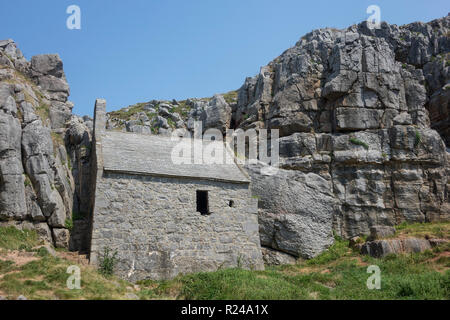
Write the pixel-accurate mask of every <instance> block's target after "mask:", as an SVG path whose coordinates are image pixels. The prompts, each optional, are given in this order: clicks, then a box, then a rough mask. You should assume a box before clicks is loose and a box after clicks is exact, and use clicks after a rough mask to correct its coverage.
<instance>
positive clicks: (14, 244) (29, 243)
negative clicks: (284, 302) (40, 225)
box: [0, 227, 40, 251]
mask: <svg viewBox="0 0 450 320" xmlns="http://www.w3.org/2000/svg"><path fill="white" fill-rule="evenodd" d="M39 243H40V241H39V239H38V236H37V233H36V231H30V230H23V231H22V230H18V229H16V228H15V227H2V228H0V248H2V249H7V250H26V251H29V250H31V249H32V248H33V247H35V246H37V245H38V244H39Z"/></svg>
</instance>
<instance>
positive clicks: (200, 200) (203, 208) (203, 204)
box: [197, 191, 210, 216]
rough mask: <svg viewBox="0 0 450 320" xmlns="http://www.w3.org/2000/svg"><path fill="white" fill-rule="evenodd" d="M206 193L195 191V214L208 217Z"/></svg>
mask: <svg viewBox="0 0 450 320" xmlns="http://www.w3.org/2000/svg"><path fill="white" fill-rule="evenodd" d="M208 200H209V199H208V191H197V212H200V213H201V214H202V215H204V216H205V215H209V214H210V212H209V202H208Z"/></svg>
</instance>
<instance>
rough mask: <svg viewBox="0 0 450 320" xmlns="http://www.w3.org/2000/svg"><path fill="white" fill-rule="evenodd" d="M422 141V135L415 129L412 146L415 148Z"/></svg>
mask: <svg viewBox="0 0 450 320" xmlns="http://www.w3.org/2000/svg"><path fill="white" fill-rule="evenodd" d="M421 142H422V136H421V135H420V132H419V131H417V130H416V132H415V140H414V147H415V148H417V147H418V146H419V145H420V143H421Z"/></svg>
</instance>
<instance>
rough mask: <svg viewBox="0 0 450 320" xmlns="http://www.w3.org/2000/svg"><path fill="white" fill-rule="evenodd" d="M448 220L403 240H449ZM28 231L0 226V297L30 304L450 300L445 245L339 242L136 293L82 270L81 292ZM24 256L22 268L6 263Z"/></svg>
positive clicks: (145, 285)
mask: <svg viewBox="0 0 450 320" xmlns="http://www.w3.org/2000/svg"><path fill="white" fill-rule="evenodd" d="M449 230H450V223H441V224H414V225H410V226H408V225H402V226H401V227H400V228H399V232H398V233H399V235H400V236H410V235H414V236H420V237H426V236H429V237H441V238H448V237H449V232H448V231H449ZM38 244H39V243H38V240H37V237H36V235H35V234H34V233H33V232H26V233H25V232H22V231H18V230H16V229H13V228H0V248H1V249H0V250H1V251H0V295H3V296H7V297H9V298H16V297H17V296H19V295H25V296H26V297H27V298H29V299H126V298H127V297H129V295H130V294H135V295H137V296H139V297H140V298H141V299H184V298H187V299H238V300H240V299H450V270H449V268H450V254H449V252H450V246H449V245H448V244H447V245H444V246H442V247H439V248H435V249H433V250H432V251H427V252H424V253H419V254H410V255H401V256H388V257H386V258H383V259H374V258H371V257H366V256H360V255H359V254H358V253H356V252H353V251H352V250H351V249H349V248H348V242H347V241H344V240H339V239H338V240H337V241H336V244H335V245H333V246H332V247H331V248H330V250H328V251H327V252H324V253H323V254H322V255H320V256H318V257H316V258H315V259H312V260H309V261H299V262H298V264H297V265H294V266H280V267H268V268H267V269H266V270H265V271H248V270H242V269H227V270H219V271H217V272H210V273H197V274H192V275H184V276H183V275H182V276H179V277H177V278H176V279H173V280H170V281H150V280H146V281H142V282H140V283H139V285H138V288H135V287H134V286H133V285H132V284H130V283H127V282H126V281H123V280H119V279H117V278H115V277H110V278H107V277H104V276H102V275H100V274H99V273H98V272H97V271H96V270H95V269H93V268H92V267H89V266H81V270H82V272H81V276H82V290H68V289H67V288H66V281H67V278H68V276H69V275H68V274H66V269H67V267H68V266H69V265H72V264H74V262H71V261H68V260H66V259H63V258H61V257H58V258H54V257H51V256H49V255H48V254H46V252H45V251H43V250H33V248H34V247H35V246H36V245H38ZM18 250H21V253H20V254H28V255H30V256H32V259H34V260H33V261H30V262H27V263H24V264H20V263H17V261H11V260H8V259H7V258H8V257H9V256H10V255H11V254H12V253H15V254H17V253H18V252H19V251H18ZM369 265H378V266H379V267H380V269H381V272H382V273H381V286H382V288H381V290H368V289H367V287H366V281H367V279H368V277H369V276H370V274H368V273H367V267H368V266H369Z"/></svg>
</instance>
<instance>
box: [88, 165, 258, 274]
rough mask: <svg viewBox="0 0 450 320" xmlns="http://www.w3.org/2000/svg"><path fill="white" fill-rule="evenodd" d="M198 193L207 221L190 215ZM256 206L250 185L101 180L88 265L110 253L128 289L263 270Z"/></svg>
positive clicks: (119, 177)
mask: <svg viewBox="0 0 450 320" xmlns="http://www.w3.org/2000/svg"><path fill="white" fill-rule="evenodd" d="M197 190H204V191H209V206H210V211H211V215H208V216H202V215H201V214H200V213H198V212H196V209H197V208H196V191H197ZM230 200H233V201H234V206H233V207H230V206H229V204H230ZM256 202H257V200H255V199H254V198H252V197H251V194H250V190H249V185H248V184H234V183H224V182H214V181H207V180H204V181H202V180H191V179H178V178H166V177H152V176H138V175H136V176H134V175H128V174H121V173H112V172H104V173H103V177H102V178H101V179H100V180H99V181H97V189H96V204H95V207H96V211H95V213H94V226H93V235H92V247H91V250H92V251H91V263H93V264H98V263H99V261H100V260H101V255H102V253H103V250H104V248H105V247H109V248H110V249H112V250H113V251H114V250H117V252H118V265H117V267H116V273H117V274H118V275H120V276H121V277H123V278H126V279H128V280H130V281H138V280H141V279H147V278H152V279H168V278H173V277H175V276H176V275H177V274H179V273H191V272H199V271H214V270H217V269H219V268H221V267H224V268H226V267H236V266H238V265H240V266H242V267H246V268H250V269H252V268H254V269H262V268H263V261H262V255H261V247H260V240H259V233H258V221H257V220H258V218H257V203H256Z"/></svg>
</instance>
